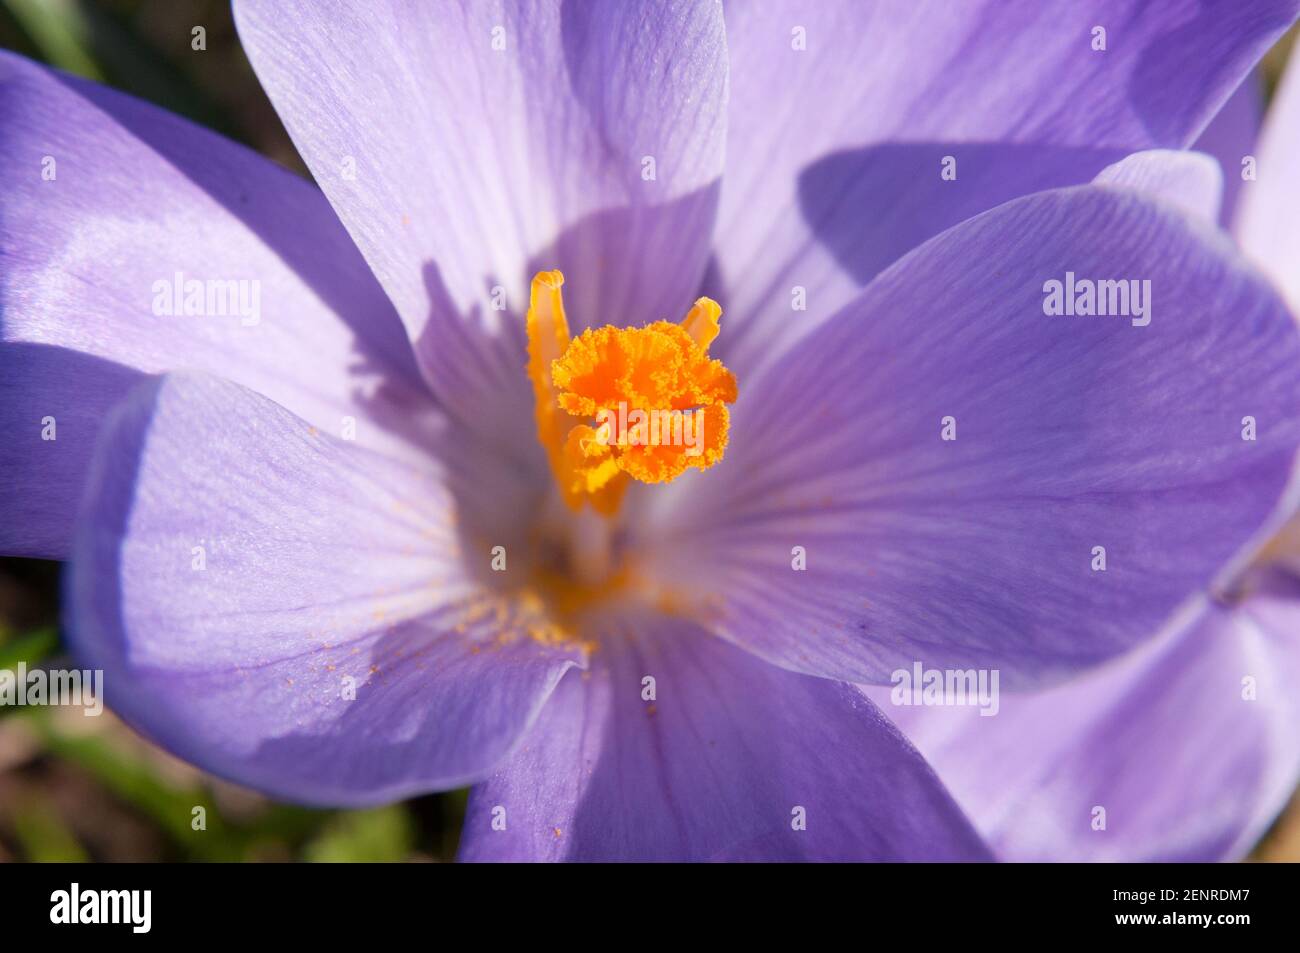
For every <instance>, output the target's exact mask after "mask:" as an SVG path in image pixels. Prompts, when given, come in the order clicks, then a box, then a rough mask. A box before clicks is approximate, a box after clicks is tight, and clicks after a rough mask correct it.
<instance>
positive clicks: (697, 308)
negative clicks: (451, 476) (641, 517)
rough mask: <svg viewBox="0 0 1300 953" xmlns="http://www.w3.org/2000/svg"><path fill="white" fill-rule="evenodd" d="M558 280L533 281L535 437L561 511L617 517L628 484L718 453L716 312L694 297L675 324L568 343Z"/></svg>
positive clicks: (545, 275) (673, 473)
mask: <svg viewBox="0 0 1300 953" xmlns="http://www.w3.org/2000/svg"><path fill="white" fill-rule="evenodd" d="M563 284H564V276H563V275H562V274H560V272H558V271H543V272H540V273H539V274H538V275H537V276H536V277H535V278H534V279H533V285H532V293H531V296H530V301H529V307H528V376H529V379H530V380H531V381H532V383H533V393H534V396H535V397H536V410H537V436H538V439H539V440H540V441H541V444H542V446H543V447H545V448H546V452H547V456H548V457H549V459H550V464H551V471H552V473H554V475H555V479H556V482H557V483H558V484H559V487H560V491H561V494H562V495H563V497H564V500H565V502H566V503H567V504H568V505H569V506H570V507H571V508H572V509H574V510H578V509H581V508H582V506H583V504H584V503H587V502H590V503H591V505H592V506H593V507H594V508H595V509H596V511H597V512H599V513H602V514H605V515H610V514H612V513H614V512H616V511H617V509H618V505H619V502H620V501H621V499H622V497H623V493H624V491H625V490H626V489H627V483H628V480H630V479H634V480H639V481H641V482H643V483H666V482H668V481H671V480H674V479H676V478H677V477H679V476H681V475H682V474H683V473H684V472H686V470H688V469H690V468H692V467H694V468H696V469H699V470H705V469H707V468H709V467H711V466H713V464H715V463H717V462H718V461H719V460H721V459H722V455H723V452H724V451H725V450H726V447H727V429H728V426H729V422H730V413H729V411H728V409H727V404H730V403H734V402H735V400H736V378H735V376H734V375H733V374H732V373H731V371H729V370H727V368H726V367H724V366H723V364H722V362H721V361H718V360H715V359H713V358H710V357H709V353H708V352H709V345H710V344H712V343H713V340H714V339H715V338H716V337H717V336H718V333H719V330H720V328H719V323H718V322H719V319H720V318H721V316H722V309H721V308H720V307H718V304H717V302H715V301H713V300H712V299H710V298H700V299H699V300H697V301H696V302H695V305H694V307H692V308H691V310H690V311H689V312H688V313H687V315H686V317H685V318H683V319H682V321H681V323H680V324H673V323H672V322H669V321H655V322H654V323H652V324H648V325H646V326H645V327H639V328H618V327H613V326H611V325H606V326H605V327H601V328H592V329H589V330H586V331H584V332H582V334H580V335H579V336H578V337H576V338H570V336H569V325H568V321H567V319H566V318H565V315H564V301H563V298H562V296H561V294H560V286H561V285H563Z"/></svg>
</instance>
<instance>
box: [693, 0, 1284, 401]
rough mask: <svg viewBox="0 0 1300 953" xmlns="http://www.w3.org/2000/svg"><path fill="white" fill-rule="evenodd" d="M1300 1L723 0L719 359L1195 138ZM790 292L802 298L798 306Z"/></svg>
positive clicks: (732, 357)
mask: <svg viewBox="0 0 1300 953" xmlns="http://www.w3.org/2000/svg"><path fill="white" fill-rule="evenodd" d="M1298 7H1300V4H1297V3H1296V2H1295V0H1276V2H1264V3H1252V4H1243V3H1240V2H1238V0H1214V2H1201V0H1168V2H1149V0H1101V2H1091V3H1076V2H1073V0H1013V2H1009V0H986V2H963V3H952V2H950V0H893V2H883V3H871V4H868V3H862V2H858V0H838V2H836V0H824V2H818V3H804V2H799V0H751V2H744V0H735V2H729V3H727V5H726V13H727V45H728V51H729V60H730V67H731V104H730V109H729V116H728V141H727V169H726V174H725V177H724V184H723V189H722V198H721V206H720V208H719V212H718V229H717V232H718V237H717V247H716V252H715V254H716V265H717V267H716V269H715V270H714V271H712V272H711V273H710V276H709V281H707V282H706V284H705V286H704V289H705V293H709V294H712V295H714V296H715V297H717V298H718V299H719V301H720V302H721V304H722V307H723V311H724V313H727V314H729V315H730V317H731V322H732V323H731V324H730V325H729V329H728V332H727V333H726V334H724V335H723V336H722V338H720V339H719V342H718V353H719V356H721V357H723V358H724V359H726V360H727V361H728V364H729V365H730V366H732V367H733V368H734V369H735V370H737V372H738V373H741V374H742V376H743V374H744V373H745V372H746V371H748V370H750V369H752V368H754V367H757V366H760V365H762V364H765V363H767V362H768V361H770V360H772V359H773V358H774V356H775V355H776V354H777V353H779V351H780V350H781V349H782V347H783V346H785V345H786V344H787V343H788V342H789V341H792V340H793V339H795V338H797V337H799V336H800V335H802V334H804V333H807V332H808V331H809V330H811V329H812V328H814V327H815V326H817V325H818V324H819V323H821V322H822V321H824V320H826V319H827V318H829V317H830V316H831V315H832V314H834V313H835V312H836V311H837V310H839V308H841V307H843V306H844V305H845V304H847V303H848V302H849V301H851V300H852V298H853V296H854V295H855V294H856V293H857V291H858V290H859V289H861V288H862V287H863V286H864V285H865V284H866V283H867V282H868V281H870V279H871V278H872V277H873V276H874V275H875V274H877V273H878V272H879V271H881V270H882V269H883V268H885V267H886V266H888V265H889V264H890V263H891V262H893V261H894V260H896V259H897V258H898V257H899V256H901V255H902V254H904V253H906V252H907V251H909V250H911V249H912V248H913V247H915V246H916V245H918V244H920V243H921V242H922V241H924V240H925V239H927V238H930V237H931V236H933V235H936V234H938V233H939V232H940V231H942V230H943V229H945V228H947V227H949V226H951V225H955V224H957V223H958V222H960V221H962V220H963V219H965V218H967V217H969V216H971V215H974V214H977V213H979V212H982V211H984V210H986V209H989V208H992V207H994V206H995V205H997V204H999V203H1001V202H1005V201H1007V200H1010V199H1013V198H1016V197H1018V196H1021V195H1025V194H1028V193H1030V192H1034V191H1038V190H1042V189H1046V188H1053V187H1058V186H1064V185H1073V184H1082V183H1085V182H1088V181H1089V180H1091V178H1092V177H1093V176H1094V175H1095V174H1096V173H1097V172H1098V171H1100V170H1101V169H1102V167H1104V166H1105V165H1107V164H1109V163H1111V162H1114V161H1116V160H1117V159H1119V158H1121V157H1122V156H1124V155H1126V154H1128V153H1130V152H1135V151H1138V150H1142V149H1149V148H1182V147H1184V146H1186V145H1188V144H1189V143H1190V142H1191V141H1192V140H1193V139H1194V138H1195V137H1196V135H1197V134H1198V133H1199V132H1200V131H1201V129H1202V128H1203V127H1204V126H1205V124H1206V123H1207V122H1208V121H1209V120H1210V118H1211V116H1213V115H1214V113H1215V112H1216V111H1217V110H1218V109H1219V107H1220V105H1222V103H1223V102H1224V101H1225V100H1226V99H1227V98H1228V96H1229V94H1230V93H1231V92H1232V91H1233V90H1234V89H1235V88H1236V87H1237V86H1238V84H1239V83H1240V82H1241V80H1242V79H1243V78H1244V77H1245V76H1246V74H1247V72H1248V71H1249V70H1250V68H1251V67H1252V66H1253V65H1254V63H1255V62H1256V61H1257V60H1258V59H1259V57H1260V56H1262V55H1263V53H1264V51H1265V50H1267V49H1268V48H1269V46H1270V45H1271V44H1272V43H1273V41H1274V40H1275V39H1276V38H1277V37H1278V36H1280V35H1281V34H1282V32H1283V31H1284V30H1285V29H1286V27H1287V25H1288V24H1290V23H1291V22H1292V21H1293V20H1294V19H1295V16H1296V14H1297V9H1298ZM1097 26H1103V27H1104V28H1105V29H1106V49H1105V50H1104V51H1100V50H1094V49H1093V44H1094V35H1093V29H1094V27H1097ZM800 31H801V32H800ZM800 45H802V46H803V47H804V48H802V49H800V48H798V47H799V46H800ZM946 157H951V158H952V159H953V160H954V161H955V163H956V165H955V170H956V178H955V179H945V178H943V177H942V173H943V171H944V160H945V158H946ZM794 288H802V289H804V293H805V295H806V300H807V310H806V311H802V312H798V313H793V314H792V312H791V307H790V305H791V297H792V289H794Z"/></svg>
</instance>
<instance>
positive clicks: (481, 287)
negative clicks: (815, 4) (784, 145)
mask: <svg viewBox="0 0 1300 953" xmlns="http://www.w3.org/2000/svg"><path fill="white" fill-rule="evenodd" d="M235 13H236V23H237V24H238V27H239V33H240V37H241V39H242V41H243V44H244V47H245V49H246V50H247V52H248V54H249V58H250V59H251V60H252V62H253V66H254V68H255V69H256V70H257V73H258V76H259V78H260V79H261V81H262V83H263V85H264V86H265V87H266V89H267V92H268V93H269V94H270V97H271V100H272V101H273V102H274V103H275V105H276V108H277V110H278V111H279V113H280V116H281V118H282V119H283V120H284V123H285V126H286V128H287V129H288V130H289V133H290V135H291V136H292V137H293V139H294V142H295V143H296V144H297V146H298V148H299V150H300V151H301V152H302V155H303V157H304V159H305V160H306V162H307V164H308V166H309V167H310V168H311V170H312V173H313V174H314V175H315V177H316V180H317V181H318V182H320V183H321V186H322V188H324V190H325V193H326V195H328V196H329V198H330V201H331V202H332V203H333V204H334V207H335V208H336V209H337V210H338V213H339V216H340V218H342V220H343V222H344V224H345V225H346V226H347V227H348V230H349V231H350V232H351V234H352V236H353V238H354V239H355V240H356V242H357V244H358V246H359V247H360V248H361V251H362V253H363V254H364V255H365V256H366V259H367V260H368V261H369V262H370V264H371V267H372V268H373V269H374V271H375V274H376V275H378V277H379V280H380V282H381V283H382V284H383V286H384V289H385V290H386V291H387V292H388V294H389V296H390V297H391V298H392V300H393V303H394V304H395V305H396V306H397V310H398V312H399V313H400V314H401V316H402V320H403V321H404V322H405V324H406V328H407V330H408V332H409V333H410V335H411V338H412V340H413V341H415V342H416V352H417V357H418V358H419V359H420V361H421V362H422V366H423V367H424V369H425V371H426V373H427V374H428V377H429V379H430V381H431V383H432V385H433V387H434V389H435V391H436V392H437V394H438V396H439V397H440V398H441V399H442V401H443V402H444V403H445V404H446V405H447V406H449V407H450V408H452V409H453V410H455V411H457V412H459V413H461V414H462V415H463V417H465V418H466V419H469V418H475V417H480V416H481V415H482V405H483V400H484V397H485V395H492V396H494V397H495V398H496V402H497V403H499V402H500V395H501V394H502V393H510V394H511V395H512V398H513V399H512V407H515V408H518V407H523V408H527V407H530V406H531V396H530V394H529V392H528V391H527V387H526V384H527V382H526V380H525V379H524V376H523V374H522V373H520V370H519V369H520V367H521V366H522V364H523V360H524V359H523V357H522V355H523V343H522V337H521V331H522V315H523V313H524V311H525V310H526V307H527V288H528V281H529V279H530V278H531V277H532V274H533V273H534V272H535V271H537V270H539V269H541V268H559V269H560V270H562V271H563V272H564V273H565V274H566V276H567V278H568V281H567V283H566V285H565V289H564V290H565V299H566V304H567V306H568V309H569V316H570V323H571V325H572V326H574V328H575V330H576V329H581V328H582V327H585V326H587V325H589V324H593V323H595V324H605V323H611V322H618V323H639V322H643V321H647V320H654V319H660V318H668V317H671V318H673V319H674V320H676V318H677V317H679V316H680V315H681V314H684V313H685V312H686V309H687V308H688V307H689V305H690V302H691V300H692V295H693V292H694V291H695V289H696V287H697V285H698V283H699V280H700V276H701V274H702V272H703V269H704V267H705V264H706V260H707V253H708V244H709V239H710V234H711V231H712V223H713V216H714V212H715V209H716V204H717V200H716V183H717V179H718V177H719V176H720V175H721V172H722V153H723V136H724V124H725V109H724V102H725V95H726V45H725V38H724V34H723V26H722V13H721V9H720V7H719V6H718V5H717V4H715V3H697V2H694V0H669V2H663V0H632V2H626V3H591V4H583V3H561V2H560V0H542V2H537V3H531V4H510V3H483V2H477V0H462V2H452V3H439V4H425V3H416V2H403V0H385V2H378V3H367V4H365V5H364V6H359V5H356V4H349V3H342V2H327V3H317V2H314V0H292V2H288V3H286V2H282V0H240V2H238V3H236V7H235ZM503 416H504V418H505V419H504V420H502V421H501V423H500V426H501V427H503V428H504V427H508V426H509V425H510V423H511V419H514V420H515V421H516V422H518V420H519V418H520V414H518V413H517V412H515V411H513V410H512V411H511V412H510V413H508V414H505V415H503ZM529 419H530V418H529V417H528V416H527V415H526V414H525V415H524V416H523V423H524V424H527V423H528V421H529ZM511 434H512V436H511V439H514V438H515V437H514V434H515V431H511ZM524 436H525V435H524V433H523V432H522V431H520V432H519V434H518V439H524Z"/></svg>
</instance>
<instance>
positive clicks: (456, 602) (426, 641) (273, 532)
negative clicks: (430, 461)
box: [69, 375, 578, 804]
mask: <svg viewBox="0 0 1300 953" xmlns="http://www.w3.org/2000/svg"><path fill="white" fill-rule="evenodd" d="M90 486H91V489H92V491H91V493H90V494H89V496H88V498H87V500H86V504H85V506H84V508H83V510H82V512H81V522H80V524H79V528H78V533H77V539H76V546H75V552H74V555H73V561H72V570H71V581H70V583H69V597H70V605H71V616H72V623H71V634H72V641H73V646H74V649H75V651H76V652H77V654H78V656H79V657H80V659H81V660H82V664H84V665H86V666H88V667H92V668H102V669H103V670H104V672H105V675H104V680H105V694H106V697H107V700H108V702H109V704H110V705H112V706H113V707H114V708H115V710H117V711H118V712H119V713H120V714H122V715H123V716H124V717H125V718H126V719H127V720H128V721H129V722H130V723H131V724H132V725H134V726H135V727H136V728H137V729H139V730H140V731H142V732H143V733H145V734H146V735H148V736H150V737H151V738H153V739H155V740H156V741H158V742H159V743H161V744H162V745H164V746H165V747H167V748H169V749H170V750H172V751H173V752H175V753H176V754H178V755H180V756H181V757H184V758H186V759H187V760H190V761H192V762H194V763H195V764H197V765H199V766H200V767H202V768H204V769H206V770H208V771H211V772H213V773H215V774H218V775H221V776H223V777H226V778H230V779H232V780H235V781H239V782H241V783H244V784H248V785H251V786H253V787H256V788H259V789H261V790H264V791H267V792H269V793H271V794H273V795H276V796H278V797H284V798H291V799H294V800H299V801H307V802H312V803H331V804H357V803H371V802H376V801H382V800H391V799H394V798H397V797H401V796H405V795H409V794H411V793H415V792H419V791H424V790H429V789H432V788H444V787H449V786H454V785H459V784H463V783H466V782H468V781H471V780H473V779H475V778H476V777H479V776H481V775H482V774H484V773H485V772H486V771H487V769H489V768H490V767H492V766H493V765H494V764H495V763H496V762H497V761H498V760H500V759H501V758H502V757H503V756H504V755H506V754H508V753H509V752H510V750H511V749H512V748H513V746H514V744H515V743H516V742H517V740H518V739H519V738H520V737H521V736H522V734H523V732H524V731H525V730H526V728H527V727H528V725H529V724H530V723H531V721H532V719H533V718H534V717H535V715H536V712H537V711H538V709H539V707H540V706H541V704H542V702H543V701H544V700H545V698H546V697H547V696H548V695H549V693H550V691H551V689H552V688H553V686H554V685H555V683H556V682H557V680H558V679H559V678H560V676H561V675H562V674H563V672H564V671H565V670H566V669H567V668H569V667H570V665H572V664H574V661H575V660H576V659H577V657H578V656H577V653H576V652H574V651H572V650H561V649H552V648H544V647H542V646H541V645H540V644H538V643H536V642H534V641H532V640H530V639H529V638H528V637H527V636H526V635H525V634H523V632H522V631H521V627H522V625H523V620H519V619H517V618H516V617H515V616H513V615H511V614H510V613H508V612H507V613H504V614H500V613H497V612H495V611H494V607H495V604H494V603H493V601H492V600H491V599H490V597H488V596H485V595H484V594H483V592H482V590H481V587H480V586H479V585H478V584H477V583H476V582H475V580H474V579H473V578H471V577H470V575H469V570H468V569H467V568H466V565H465V563H464V562H463V561H462V558H461V553H460V551H459V550H460V546H459V545H458V536H459V534H460V533H461V531H462V530H463V526H462V525H461V518H462V513H461V510H460V508H459V500H458V499H457V498H456V497H455V496H454V495H453V494H452V493H451V492H450V491H449V490H448V489H447V486H446V484H445V482H444V479H443V476H442V474H440V473H439V472H437V471H435V470H433V469H432V467H429V468H426V469H417V468H413V467H409V466H405V465H402V464H399V463H396V462H393V461H389V460H387V459H386V458H384V457H382V456H380V455H379V454H376V453H373V452H371V451H367V450H364V449H361V448H358V447H355V446H352V445H349V444H347V443H345V442H342V441H338V440H335V439H334V438H333V437H330V436H328V435H326V434H324V433H321V432H319V431H317V430H316V429H315V428H313V427H311V426H309V425H308V424H307V423H306V422H304V421H303V420H302V419H300V418H298V417H296V416H294V415H293V414H291V413H289V412H288V411H286V410H284V409H283V408H281V407H279V406H278V405H276V404H274V403H272V402H271V401H269V400H266V399H265V398H262V397H259V396H257V395H255V394H253V393H252V392H250V391H248V390H245V389H244V388H241V387H239V386H238V385H235V384H232V383H230V382H227V381H223V380H220V379H217V378H210V377H206V376H190V375H180V376H177V375H168V376H166V377H163V378H160V379H159V380H158V381H155V382H149V383H146V384H144V385H141V387H140V388H138V389H137V390H136V391H134V392H133V393H132V395H131V397H129V398H128V400H127V401H126V402H125V403H124V404H123V405H122V406H121V407H120V408H119V410H118V411H116V412H115V414H114V417H113V419H112V422H111V423H109V424H108V425H106V427H105V430H104V433H103V434H102V436H101V441H100V445H99V449H98V452H97V455H96V458H95V464H94V469H93V471H92V476H91V480H90ZM463 544H465V545H467V544H468V541H464V542H463ZM484 566H486V561H485V562H484ZM349 679H351V680H352V681H351V682H350V681H349ZM349 691H352V693H353V697H349Z"/></svg>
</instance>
